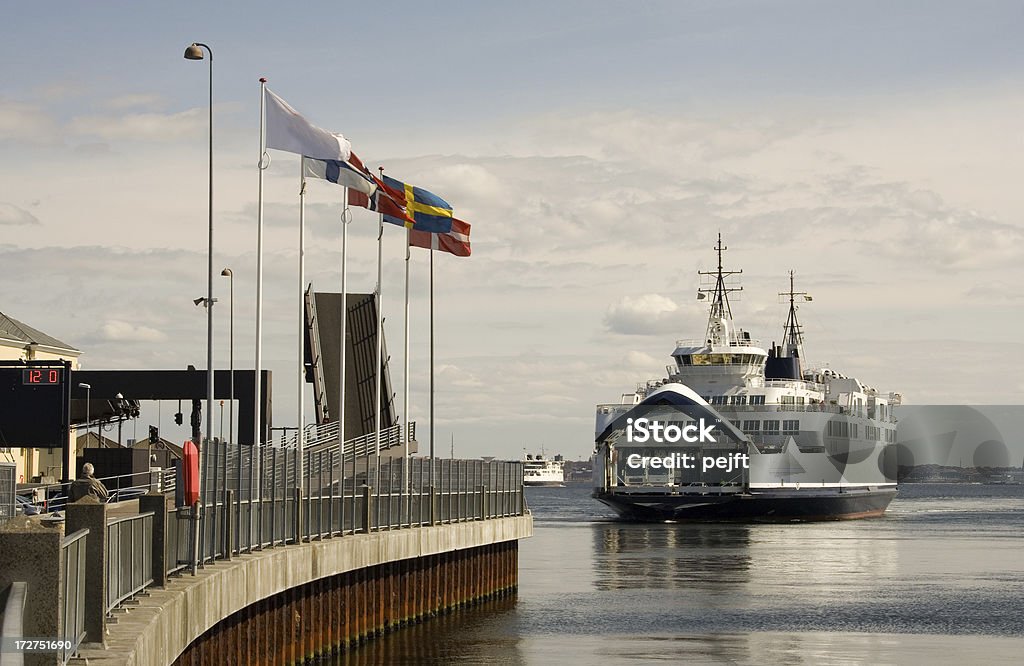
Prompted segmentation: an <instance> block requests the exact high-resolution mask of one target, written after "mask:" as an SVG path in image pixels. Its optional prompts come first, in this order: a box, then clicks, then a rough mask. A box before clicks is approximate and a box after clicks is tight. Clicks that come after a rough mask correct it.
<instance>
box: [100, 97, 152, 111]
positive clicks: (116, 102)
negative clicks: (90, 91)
mask: <svg viewBox="0 0 1024 666" xmlns="http://www.w3.org/2000/svg"><path fill="white" fill-rule="evenodd" d="M166 103H167V99H166V98H165V97H164V96H163V95H159V94H156V93H128V94H125V95H118V96H116V97H111V98H110V99H108V100H105V102H104V104H103V105H104V106H105V107H106V108H108V109H114V110H123V109H135V108H145V109H159V108H162V107H163V106H164V105H165V104H166Z"/></svg>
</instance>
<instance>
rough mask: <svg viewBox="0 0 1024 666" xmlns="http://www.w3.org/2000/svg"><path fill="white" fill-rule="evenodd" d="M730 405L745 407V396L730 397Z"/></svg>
mask: <svg viewBox="0 0 1024 666" xmlns="http://www.w3.org/2000/svg"><path fill="white" fill-rule="evenodd" d="M732 404H734V405H745V404H747V396H745V395H734V396H733V397H732Z"/></svg>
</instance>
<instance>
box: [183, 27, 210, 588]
mask: <svg viewBox="0 0 1024 666" xmlns="http://www.w3.org/2000/svg"><path fill="white" fill-rule="evenodd" d="M204 48H205V49H206V52H207V53H208V54H209V55H210V159H209V164H210V177H209V184H210V195H209V217H210V225H209V226H210V248H209V253H208V257H207V260H208V265H207V289H206V441H207V442H211V441H213V303H214V300H213V49H211V48H210V47H209V46H208V45H207V44H203V43H202V42H193V43H192V45H191V46H189V47H187V48H186V49H185V59H186V60H202V59H203V49H204ZM200 492H201V491H200ZM197 509H198V507H197ZM197 514H198V511H197ZM198 536H199V534H198V520H197V521H196V537H197V538H196V539H195V552H194V558H193V562H192V574H193V575H195V573H196V568H197V566H198V560H199V552H198V551H199V539H198Z"/></svg>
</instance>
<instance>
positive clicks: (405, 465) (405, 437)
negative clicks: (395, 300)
mask: <svg viewBox="0 0 1024 666" xmlns="http://www.w3.org/2000/svg"><path fill="white" fill-rule="evenodd" d="M411 233H412V231H411V230H410V229H409V227H406V228H405V375H404V378H403V382H404V384H405V386H404V387H403V391H402V394H403V395H404V396H405V403H404V404H403V405H402V489H401V490H400V491H399V492H400V493H401V494H402V495H404V494H405V486H406V484H407V483H408V470H409V255H410V251H409V250H410V247H409V235H410V234H411ZM402 505H404V502H402V500H401V499H399V506H402Z"/></svg>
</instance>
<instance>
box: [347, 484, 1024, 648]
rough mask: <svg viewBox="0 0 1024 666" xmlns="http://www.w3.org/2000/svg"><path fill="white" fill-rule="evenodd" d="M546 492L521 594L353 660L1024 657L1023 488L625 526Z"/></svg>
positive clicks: (968, 489) (569, 492) (391, 640)
mask: <svg viewBox="0 0 1024 666" xmlns="http://www.w3.org/2000/svg"><path fill="white" fill-rule="evenodd" d="M589 495H590V489H589V488H586V487H578V486H577V487H568V488H530V489H528V495H527V499H528V502H529V506H530V509H531V510H532V511H533V515H534V520H535V523H534V529H535V535H534V537H533V538H531V539H527V540H524V541H523V542H521V544H520V587H519V596H518V599H515V600H504V601H500V602H493V603H490V604H487V605H484V606H481V607H477V608H473V609H470V610H466V611H461V612H458V613H455V614H452V615H449V616H446V617H443V618H439V619H436V620H433V621H431V622H427V623H424V624H421V625H418V626H416V627H412V628H410V629H408V630H403V631H401V632H398V633H396V634H394V635H390V636H385V637H383V638H381V639H379V640H377V641H374V642H372V643H369V644H367V645H366V646H364V647H363V648H361V649H359V650H357V651H356V652H353V653H350V654H349V655H347V656H346V657H345V658H344V661H345V663H373V664H388V663H424V664H447V663H466V664H595V663H608V664H615V663H627V664H643V663H661V662H684V663H698V664H818V663H835V664H861V663H864V664H933V663H1024V638H1022V636H1024V486H974V485H952V484H950V485H944V484H943V485H937V484H920V485H905V486H903V487H902V488H901V491H900V495H899V496H898V497H897V498H896V499H895V500H894V501H893V503H892V505H890V508H889V511H888V512H887V514H886V516H885V517H884V518H879V519H871V520H859V521H847V522H837V523H809V524H786V525H731V524H720V525H644V524H629V523H622V522H617V521H614V520H612V519H611V517H610V515H609V513H608V511H607V510H605V509H604V507H603V506H602V505H600V504H598V503H597V502H595V501H594V500H592V499H591V498H590V496H589Z"/></svg>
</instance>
